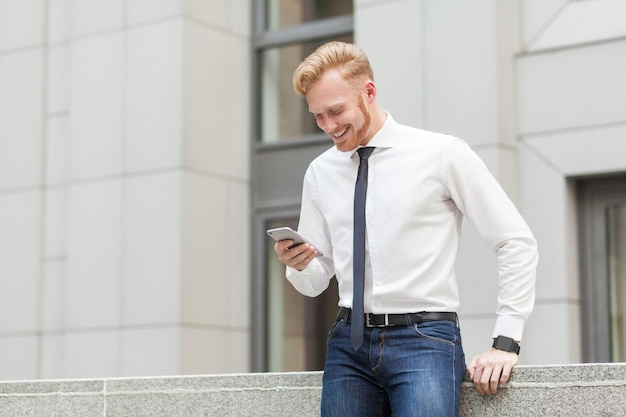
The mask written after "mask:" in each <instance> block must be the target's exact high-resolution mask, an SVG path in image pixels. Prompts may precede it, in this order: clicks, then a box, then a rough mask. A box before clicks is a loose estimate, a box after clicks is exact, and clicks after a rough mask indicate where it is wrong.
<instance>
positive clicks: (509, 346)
mask: <svg viewBox="0 0 626 417" xmlns="http://www.w3.org/2000/svg"><path fill="white" fill-rule="evenodd" d="M493 347H494V348H496V349H498V350H504V351H506V352H515V353H517V352H519V349H518V348H517V344H516V343H515V340H513V339H511V338H510V337H506V336H498V337H497V338H496V340H495V341H494V343H493Z"/></svg>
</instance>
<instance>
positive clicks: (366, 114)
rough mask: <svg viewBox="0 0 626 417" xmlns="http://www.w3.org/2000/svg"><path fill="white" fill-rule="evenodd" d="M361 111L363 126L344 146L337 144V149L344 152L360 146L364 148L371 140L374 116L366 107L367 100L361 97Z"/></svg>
mask: <svg viewBox="0 0 626 417" xmlns="http://www.w3.org/2000/svg"><path fill="white" fill-rule="evenodd" d="M359 110H361V114H362V115H363V125H362V126H361V127H360V128H358V129H357V130H356V131H355V132H354V136H353V137H351V138H350V139H349V140H348V141H346V142H345V143H342V144H336V146H337V149H338V150H340V151H342V152H348V151H352V150H354V149H356V148H358V147H359V146H364V145H365V144H366V143H367V142H369V140H370V139H371V138H368V137H367V134H368V131H369V129H370V125H371V124H372V115H371V113H370V111H369V110H368V109H367V107H366V106H365V100H363V97H362V96H359Z"/></svg>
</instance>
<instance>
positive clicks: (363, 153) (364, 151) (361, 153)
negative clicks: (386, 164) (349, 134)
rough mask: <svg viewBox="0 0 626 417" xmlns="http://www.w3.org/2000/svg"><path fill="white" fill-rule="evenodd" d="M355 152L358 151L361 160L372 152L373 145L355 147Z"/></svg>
mask: <svg viewBox="0 0 626 417" xmlns="http://www.w3.org/2000/svg"><path fill="white" fill-rule="evenodd" d="M357 152H358V153H359V157H360V158H361V160H366V159H367V158H369V157H370V155H371V154H372V152H374V147H373V146H367V147H365V148H359V149H357Z"/></svg>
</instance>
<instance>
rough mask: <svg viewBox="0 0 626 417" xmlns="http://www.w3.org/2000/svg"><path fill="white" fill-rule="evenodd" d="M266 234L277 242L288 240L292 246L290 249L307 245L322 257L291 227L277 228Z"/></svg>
mask: <svg viewBox="0 0 626 417" xmlns="http://www.w3.org/2000/svg"><path fill="white" fill-rule="evenodd" d="M266 233H267V234H268V235H269V236H270V237H271V238H272V239H274V240H275V241H277V242H279V241H281V240H288V239H291V240H293V245H291V246H290V248H293V247H294V246H298V245H301V244H303V243H308V244H309V245H311V246H313V248H315V250H316V251H317V256H324V254H323V253H322V251H321V250H319V249H318V248H316V247H315V245H313V244H312V243H311V242H309V241H308V240H306V239H305V238H304V237H302V235H300V234H299V233H298V232H296V231H295V230H293V229H292V228H291V227H278V228H276V229H269V230H268V231H267V232H266Z"/></svg>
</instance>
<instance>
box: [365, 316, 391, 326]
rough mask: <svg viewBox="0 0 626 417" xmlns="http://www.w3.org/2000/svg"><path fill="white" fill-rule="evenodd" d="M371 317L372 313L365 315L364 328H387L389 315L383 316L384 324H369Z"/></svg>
mask: <svg viewBox="0 0 626 417" xmlns="http://www.w3.org/2000/svg"><path fill="white" fill-rule="evenodd" d="M371 316H373V314H372V313H367V314H365V327H389V315H388V314H385V323H383V324H375V323H372V322H370V317H371Z"/></svg>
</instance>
